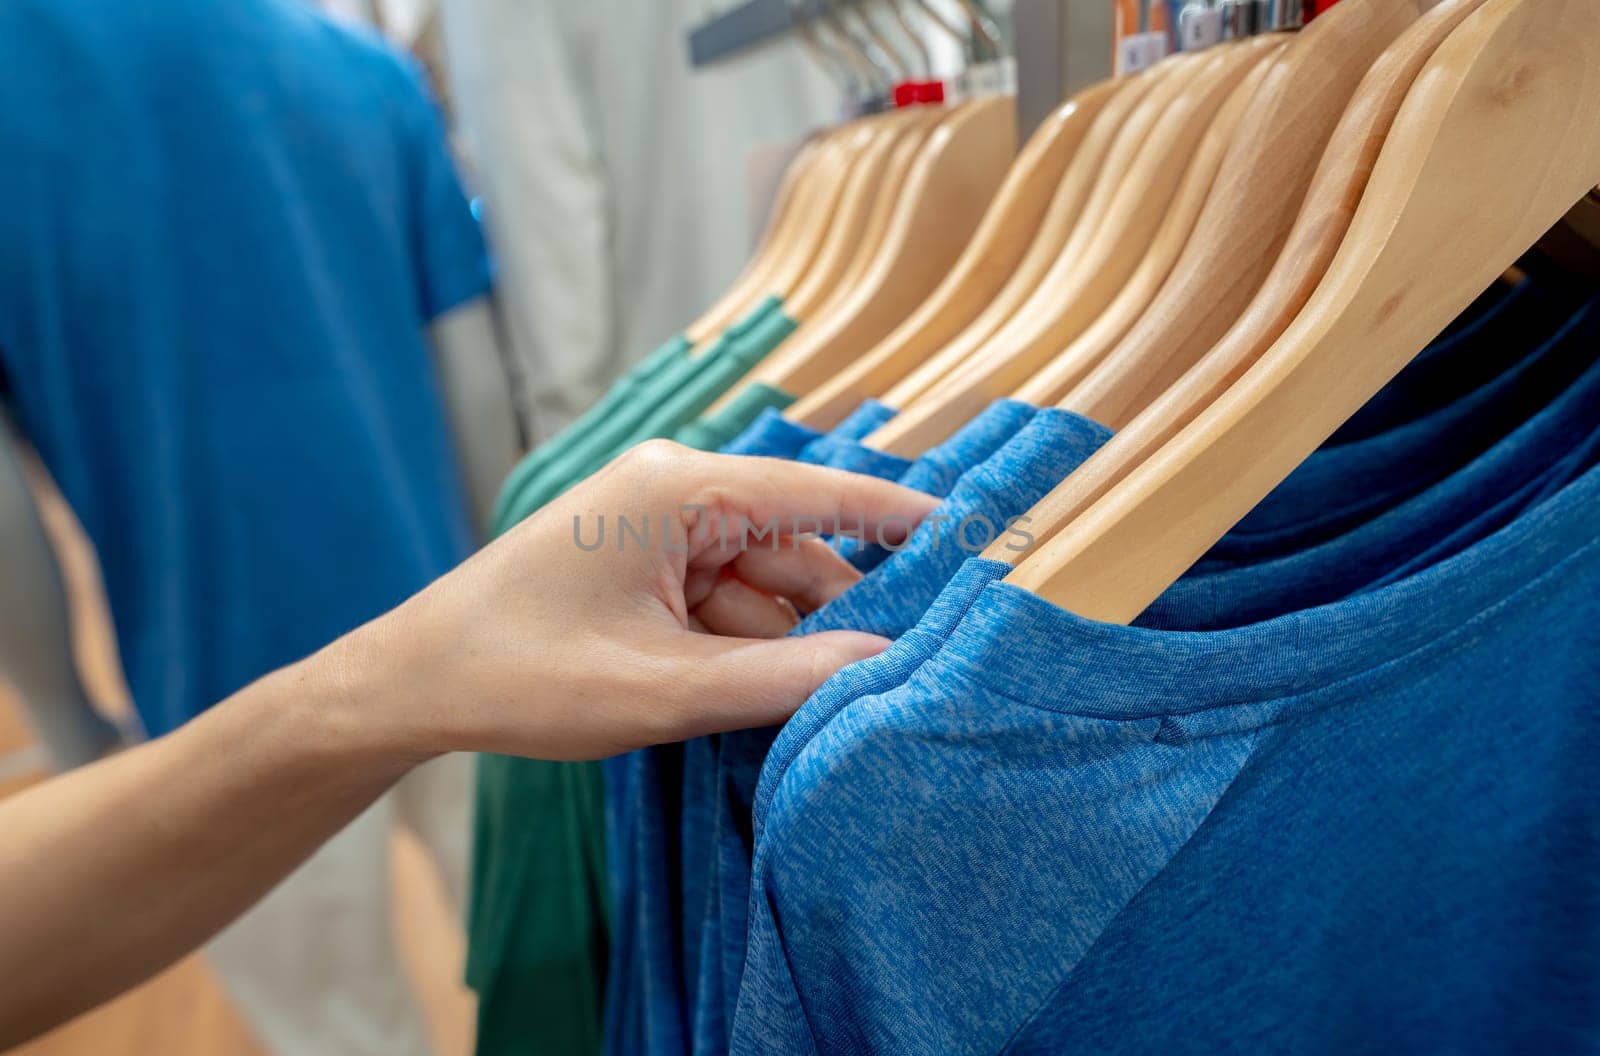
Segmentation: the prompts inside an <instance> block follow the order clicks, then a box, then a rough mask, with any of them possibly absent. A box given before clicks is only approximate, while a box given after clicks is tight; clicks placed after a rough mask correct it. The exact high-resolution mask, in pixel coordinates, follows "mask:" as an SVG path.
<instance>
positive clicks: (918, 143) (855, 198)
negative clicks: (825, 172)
mask: <svg viewBox="0 0 1600 1056" xmlns="http://www.w3.org/2000/svg"><path fill="white" fill-rule="evenodd" d="M945 113H946V111H944V110H943V109H942V108H937V107H914V108H908V109H905V110H897V111H895V112H894V113H890V114H884V115H882V119H881V121H880V123H879V125H878V129H879V134H878V135H877V136H876V137H875V138H874V139H873V141H872V142H870V143H868V144H867V145H866V146H865V147H863V148H862V149H861V152H860V156H859V157H858V158H857V159H856V162H855V164H854V165H853V166H852V167H851V170H850V175H849V178H848V179H847V180H846V183H845V187H844V190H843V193H842V194H841V195H840V199H839V203H838V205H837V206H836V207H835V208H834V210H833V215H832V217H830V219H829V220H828V222H827V223H826V224H825V225H824V231H825V233H824V237H823V240H822V245H821V248H820V250H819V251H818V253H817V255H816V257H815V259H813V260H812V261H811V263H810V266H809V267H807V268H806V271H805V275H804V277H803V278H801V279H800V280H799V281H798V282H796V283H794V284H793V285H792V286H791V287H790V288H789V290H787V291H785V293H786V295H785V296H784V305H783V310H784V312H785V313H786V314H787V315H788V316H789V317H790V318H793V319H798V320H804V319H808V318H810V317H811V316H812V314H813V313H815V312H816V311H817V309H818V308H820V307H822V305H824V304H826V303H827V301H828V298H829V297H830V296H832V294H833V293H834V292H835V290H836V289H837V288H838V286H839V284H840V282H841V280H843V279H844V278H845V277H846V276H848V275H849V274H850V272H851V270H852V268H853V266H854V265H855V262H856V261H857V260H858V259H859V258H862V257H870V256H871V254H872V253H873V252H875V251H876V249H877V247H878V245H879V244H880V243H881V242H882V240H883V237H884V234H885V229H886V228H887V226H888V224H887V217H888V212H889V208H890V207H891V206H892V204H893V202H894V199H895V197H896V193H897V188H898V187H899V185H900V181H901V180H903V179H904V177H905V173H906V172H907V171H908V170H909V169H910V167H911V164H912V162H913V161H914V160H915V158H916V155H917V152H918V151H919V150H920V149H921V147H922V144H923V143H924V142H925V141H926V139H927V135H928V133H929V132H930V131H931V130H932V128H933V126H934V125H935V124H937V123H938V122H939V120H940V119H941V118H942V117H943V116H944V115H945ZM770 292H779V291H778V290H777V289H776V288H774V289H773V290H772V291H770Z"/></svg>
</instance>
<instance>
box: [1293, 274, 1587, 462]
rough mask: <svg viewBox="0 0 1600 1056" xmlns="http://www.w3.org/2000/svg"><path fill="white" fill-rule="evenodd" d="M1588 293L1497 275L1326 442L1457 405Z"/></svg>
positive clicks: (1546, 332)
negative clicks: (1508, 280) (1505, 279)
mask: <svg viewBox="0 0 1600 1056" xmlns="http://www.w3.org/2000/svg"><path fill="white" fill-rule="evenodd" d="M1585 299H1587V296H1586V295H1582V294H1579V293H1577V292H1575V291H1574V290H1572V289H1569V288H1567V287H1566V284H1563V283H1560V282H1549V281H1540V280H1538V279H1534V278H1527V279H1523V280H1522V281H1521V282H1519V283H1517V284H1516V285H1515V286H1510V285H1507V284H1505V283H1500V282H1497V283H1495V284H1494V285H1493V286H1492V287H1490V288H1489V289H1488V290H1487V291H1485V292H1484V294H1483V295H1482V296H1481V297H1479V298H1478V300H1477V301H1476V302H1475V303H1474V304H1473V306H1472V307H1471V308H1469V309H1468V310H1467V311H1466V312H1463V313H1462V315H1461V317H1460V318H1458V319H1457V320H1456V321H1455V322H1454V323H1452V324H1451V325H1450V326H1449V327H1448V328H1447V329H1446V330H1445V332H1444V333H1443V334H1441V335H1439V337H1438V338H1437V339H1436V340H1435V341H1433V342H1432V343H1431V344H1430V345H1429V346H1428V347H1427V348H1425V349H1423V350H1422V352H1421V353H1419V354H1418V355H1417V357H1416V358H1415V359H1413V360H1412V361H1411V362H1410V363H1408V364H1407V365H1406V368H1405V369H1404V370H1402V371H1401V372H1400V374H1399V375H1398V376H1397V377H1396V378H1395V379H1394V380H1393V381H1391V382H1390V383H1389V384H1388V385H1386V386H1384V388H1383V391H1381V392H1379V393H1378V394H1377V395H1376V396H1374V397H1373V398H1372V399H1371V400H1368V401H1367V403H1366V406H1364V407H1362V408H1361V409H1360V410H1359V411H1357V412H1356V413H1355V414H1354V415H1352V416H1351V418H1350V420H1349V421H1347V422H1345V423H1344V425H1342V426H1340V427H1339V430H1338V432H1336V433H1334V434H1333V436H1332V437H1331V438H1330V439H1329V440H1328V443H1327V445H1325V446H1329V447H1337V446H1339V445H1340V444H1345V443H1349V442H1351V441H1354V440H1364V439H1366V438H1368V437H1371V436H1376V435H1377V434H1379V433H1383V432H1388V431H1389V430H1390V429H1395V428H1398V427H1400V426H1402V425H1405V424H1407V423H1408V422H1412V421H1415V420H1416V419H1418V418H1421V417H1424V416H1426V415H1429V414H1432V413H1433V412H1434V411H1437V410H1440V409H1442V408H1445V407H1448V406H1450V405H1451V404H1452V403H1455V402H1456V401H1457V400H1459V399H1461V398H1463V397H1464V396H1466V395H1468V394H1469V393H1471V392H1473V391H1474V390H1476V389H1477V388H1479V387H1480V386H1483V385H1486V384H1488V383H1490V382H1492V381H1493V380H1494V379H1495V378H1497V377H1499V375H1500V374H1501V373H1503V372H1504V371H1506V370H1508V369H1510V368H1511V367H1512V366H1514V365H1515V364H1516V363H1517V361H1518V360H1520V359H1521V358H1522V356H1523V355H1524V354H1525V353H1526V352H1527V350H1528V349H1531V348H1537V347H1538V346H1539V344H1540V343H1541V342H1542V341H1543V340H1544V338H1546V337H1548V336H1550V335H1551V334H1552V333H1553V332H1554V331H1555V329H1556V328H1557V327H1558V326H1560V324H1561V323H1562V322H1564V321H1565V320H1566V319H1567V318H1568V317H1569V316H1571V315H1572V313H1573V311H1575V310H1576V309H1577V308H1578V307H1579V305H1580V304H1581V303H1582V301H1583V300H1585Z"/></svg>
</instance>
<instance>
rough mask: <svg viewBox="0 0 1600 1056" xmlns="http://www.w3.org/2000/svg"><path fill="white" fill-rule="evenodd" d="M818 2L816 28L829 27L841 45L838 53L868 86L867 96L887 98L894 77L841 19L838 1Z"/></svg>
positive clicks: (820, 0)
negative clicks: (818, 14)
mask: <svg viewBox="0 0 1600 1056" xmlns="http://www.w3.org/2000/svg"><path fill="white" fill-rule="evenodd" d="M816 2H817V3H818V4H819V5H820V6H819V8H818V11H819V13H820V17H819V18H818V19H817V22H816V26H817V27H818V28H822V27H824V26H825V27H827V29H828V31H829V32H830V33H831V34H832V36H833V37H834V39H835V40H836V41H837V42H838V44H839V47H838V53H839V54H840V55H842V56H844V58H845V60H846V61H847V62H849V63H850V65H851V66H853V67H854V68H855V70H856V72H857V73H858V74H859V75H860V76H861V79H862V81H863V82H864V83H865V84H866V85H867V95H869V96H878V97H879V98H883V97H887V96H888V94H889V91H890V89H892V88H893V87H894V75H893V74H892V73H888V74H886V73H885V72H884V71H885V67H884V65H883V64H882V63H879V62H876V61H874V60H873V58H872V56H871V55H870V54H868V52H867V49H866V48H864V47H863V46H862V44H861V42H860V41H859V40H857V39H856V37H855V35H854V34H853V33H851V32H850V27H849V26H848V25H846V24H845V22H844V20H843V19H842V18H841V17H840V14H839V5H838V0H816Z"/></svg>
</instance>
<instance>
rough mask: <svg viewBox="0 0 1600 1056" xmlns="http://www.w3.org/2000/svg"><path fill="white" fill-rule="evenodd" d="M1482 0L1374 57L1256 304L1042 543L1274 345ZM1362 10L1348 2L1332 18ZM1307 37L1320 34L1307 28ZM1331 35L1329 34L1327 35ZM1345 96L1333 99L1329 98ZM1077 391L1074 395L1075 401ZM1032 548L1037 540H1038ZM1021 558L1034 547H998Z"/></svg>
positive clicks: (1117, 438) (1142, 419)
mask: <svg viewBox="0 0 1600 1056" xmlns="http://www.w3.org/2000/svg"><path fill="white" fill-rule="evenodd" d="M1481 3H1482V0H1447V2H1446V3H1444V4H1443V5H1442V6H1439V7H1437V8H1435V9H1434V10H1433V11H1432V12H1430V13H1429V14H1427V15H1425V16H1424V17H1423V18H1421V19H1419V20H1418V21H1416V22H1414V23H1412V25H1411V26H1410V28H1409V29H1407V30H1406V32H1405V33H1404V34H1402V35H1401V37H1400V38H1399V39H1398V40H1396V41H1394V42H1393V43H1392V44H1391V45H1390V46H1389V47H1388V48H1387V49H1386V50H1385V51H1384V52H1383V54H1382V55H1381V56H1379V58H1378V60H1377V61H1376V62H1375V63H1373V64H1372V66H1371V67H1370V69H1369V70H1368V72H1367V74H1366V76H1365V77H1364V78H1362V80H1361V82H1360V85H1359V87H1357V88H1356V89H1355V90H1354V91H1353V92H1352V93H1351V95H1352V98H1351V100H1350V102H1349V105H1348V106H1347V107H1345V108H1344V113H1343V116H1342V117H1341V118H1340V120H1339V123H1338V125H1337V127H1336V128H1335V130H1334V131H1333V133H1332V135H1331V136H1330V138H1329V143H1328V146H1327V148H1326V150H1325V151H1324V153H1323V156H1322V160H1321V163H1320V164H1319V165H1318V167H1317V172H1316V175H1315V177H1314V179H1313V180H1312V186H1311V190H1310V192H1309V193H1308V194H1307V195H1306V196H1305V204H1304V207H1303V208H1302V209H1301V210H1300V214H1299V216H1298V218H1297V219H1296V220H1295V222H1294V226H1293V230H1292V231H1291V233H1290V235H1289V237H1288V239H1287V242H1286V248H1285V250H1284V251H1283V252H1282V253H1281V254H1279V256H1278V260H1277V262H1276V263H1275V264H1274V265H1273V268H1272V271H1271V273H1270V274H1269V275H1268V277H1267V280H1266V282H1265V283H1264V284H1263V285H1262V287H1261V289H1260V291H1259V292H1258V293H1257V294H1256V297H1255V299H1254V300H1253V301H1252V302H1251V304H1250V307H1249V309H1248V310H1247V311H1246V312H1245V313H1244V314H1243V315H1242V316H1240V318H1239V319H1238V321H1237V322H1236V323H1235V325H1234V326H1233V328H1232V329H1231V330H1229V331H1228V333H1227V334H1226V335H1225V336H1224V337H1223V339H1222V340H1221V341H1220V342H1219V343H1218V344H1217V345H1216V346H1215V347H1214V348H1213V349H1212V350H1211V351H1210V352H1208V353H1207V354H1206V355H1205V356H1204V357H1203V358H1202V359H1201V361H1200V362H1199V363H1198V364H1196V365H1195V367H1194V368H1193V369H1191V370H1190V371H1189V372H1188V373H1187V374H1185V375H1184V377H1183V378H1182V379H1181V380H1180V381H1178V382H1177V383H1176V384H1174V385H1172V386H1171V387H1169V388H1168V389H1167V391H1166V392H1165V393H1164V394H1163V395H1162V396H1161V397H1160V398H1158V399H1157V400H1156V401H1155V402H1154V403H1153V404H1151V405H1150V406H1149V407H1148V408H1146V410H1145V411H1144V412H1143V413H1142V414H1140V415H1139V416H1138V417H1137V418H1136V419H1135V420H1134V421H1132V422H1130V423H1129V424H1127V425H1126V426H1125V427H1123V428H1120V429H1118V431H1117V433H1116V435H1114V436H1113V437H1112V438H1111V440H1110V441H1108V442H1107V443H1106V445H1105V446H1104V447H1102V448H1101V449H1100V450H1099V451H1097V452H1095V454H1094V456H1093V457H1092V458H1090V459H1089V460H1088V461H1087V462H1085V463H1084V464H1083V465H1082V466H1079V467H1078V469H1077V471H1076V472H1074V473H1073V474H1072V475H1071V476H1070V477H1068V478H1067V479H1066V480H1065V481H1063V482H1062V483H1061V485H1060V486H1059V487H1057V488H1055V489H1053V490H1052V491H1051V492H1050V494H1049V495H1047V496H1045V498H1044V499H1043V500H1041V501H1040V502H1039V503H1038V504H1037V505H1035V506H1034V508H1033V509H1032V510H1030V511H1029V512H1028V518H1029V531H1030V534H1032V536H1033V538H1034V548H1037V547H1038V546H1039V545H1040V544H1043V543H1045V542H1047V541H1049V540H1050V539H1051V538H1052V537H1054V536H1055V535H1056V533H1057V532H1059V531H1060V530H1061V529H1062V528H1064V527H1065V526H1067V525H1068V524H1071V523H1072V521H1073V519H1074V518H1076V517H1077V516H1079V515H1080V514H1082V513H1083V512H1084V511H1085V510H1087V509H1088V508H1089V507H1090V506H1091V505H1092V504H1093V503H1094V502H1096V501H1097V500H1099V499H1100V497H1101V496H1103V495H1104V494H1105V493H1106V492H1107V491H1108V490H1110V488H1111V487H1112V486H1113V485H1115V484H1116V483H1117V482H1118V481H1120V480H1121V479H1122V478H1123V477H1125V476H1127V475H1128V474H1129V473H1130V472H1132V471H1133V469H1134V468H1135V467H1137V466H1138V465H1139V464H1140V463H1142V462H1143V461H1144V460H1145V459H1147V458H1149V457H1150V456H1151V455H1152V454H1154V453H1155V452H1156V451H1157V450H1159V449H1160V447H1161V445H1162V444H1165V443H1166V442H1167V441H1168V440H1170V439H1172V438H1173V437H1174V436H1176V435H1177V434H1178V433H1179V431H1181V430H1182V429H1183V427H1184V426H1186V425H1188V424H1189V423H1190V422H1191V421H1193V420H1194V419H1195V418H1196V417H1197V416H1198V415H1199V414H1200V413H1201V411H1203V410H1204V409H1205V408H1206V407H1208V406H1210V405H1211V404H1212V403H1213V402H1214V401H1215V400H1216V399H1217V398H1218V397H1220V396H1221V395H1222V394H1223V393H1224V392H1225V391H1227V388H1228V387H1229V386H1230V385H1232V384H1233V383H1234V382H1235V381H1237V380H1238V378H1239V377H1240V376H1241V375H1242V374H1243V373H1244V372H1245V370H1247V369H1249V367H1250V366H1251V365H1253V364H1254V363H1255V362H1256V360H1257V359H1259V358H1260V356H1261V354H1262V353H1263V352H1265V351H1266V350H1267V349H1268V348H1269V347H1271V345H1272V342H1273V341H1275V340H1277V339H1278V337H1279V336H1281V335H1282V334H1283V332H1284V330H1286V329H1287V328H1288V326H1289V324H1290V323H1291V322H1293V320H1294V317H1295V316H1296V315H1298V314H1299V312H1300V310H1301V309H1302V308H1304V307H1305V304H1306V302H1307V301H1308V300H1309V299H1310V297H1311V294H1312V292H1313V291H1314V290H1315V289H1316V287H1317V284H1318V283H1319V282H1320V281H1322V278H1323V276H1324V275H1326V273H1327V270H1328V265H1329V263H1331V262H1332V260H1333V258H1334V254H1335V253H1337V252H1338V249H1339V246H1340V244H1341V243H1342V242H1343V241H1344V237H1345V234H1346V232H1347V231H1348V230H1349V227H1350V221H1351V219H1352V218H1353V217H1354V215H1355V211H1356V208H1357V206H1359V205H1360V203H1361V197H1362V194H1363V193H1364V192H1365V191H1366V188H1367V181H1368V179H1369V178H1370V176H1371V174H1372V167H1373V165H1374V164H1376V162H1377V159H1378V154H1379V151H1380V150H1381V149H1382V148H1383V144H1384V140H1385V139H1386V138H1387V137H1388V135H1389V129H1390V126H1391V125H1392V124H1393V122H1394V118H1395V115H1396V113H1398V111H1399V109H1400V105H1401V103H1403V102H1404V101H1405V98H1406V95H1407V93H1408V92H1409V91H1410V90H1411V86H1412V84H1413V83H1414V82H1415V80H1416V78H1417V75H1418V74H1419V73H1420V72H1421V70H1422V67H1423V64H1424V63H1426V62H1427V61H1428V59H1429V58H1431V57H1432V55H1433V53H1434V51H1435V50H1436V49H1437V48H1438V47H1439V45H1440V44H1442V43H1443V42H1444V41H1445V40H1446V39H1448V37H1449V35H1450V33H1451V32H1452V31H1453V30H1454V29H1455V28H1456V27H1457V26H1459V25H1460V24H1461V22H1462V20H1463V19H1464V18H1465V17H1466V16H1467V15H1468V14H1470V13H1471V12H1472V11H1473V10H1475V9H1476V8H1477V7H1478V6H1479V5H1480V4H1481ZM1352 12H1353V13H1355V14H1356V15H1357V16H1359V15H1360V10H1359V8H1358V7H1347V8H1340V9H1337V10H1336V11H1335V13H1333V14H1330V15H1328V16H1327V18H1329V19H1332V18H1335V17H1344V16H1345V15H1349V14H1351V13H1352ZM1302 39H1304V40H1316V39H1317V38H1311V37H1305V38H1302ZM1323 39H1328V38H1323ZM1336 102H1337V100H1329V104H1330V105H1332V104H1333V103H1336ZM1076 398H1078V397H1077V394H1074V396H1073V397H1070V398H1069V399H1068V400H1067V401H1066V402H1065V406H1066V407H1068V409H1074V410H1087V409H1088V408H1080V407H1075V406H1074V400H1075V399H1076ZM1030 549H1031V548H1030ZM990 556H994V557H996V558H997V559H998V560H1009V561H1011V562H1013V563H1015V562H1016V561H1018V560H1020V559H1022V558H1024V557H1026V556H1027V553H1026V551H1024V552H1022V553H1017V552H1014V551H1008V552H1006V553H1005V554H1003V555H1002V554H1001V553H1000V552H999V550H998V549H997V548H992V549H991V555H990Z"/></svg>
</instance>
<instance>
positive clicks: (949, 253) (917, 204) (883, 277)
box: [752, 97, 1017, 395]
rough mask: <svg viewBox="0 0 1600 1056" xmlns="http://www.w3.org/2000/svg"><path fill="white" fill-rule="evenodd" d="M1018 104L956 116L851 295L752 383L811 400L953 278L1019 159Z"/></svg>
mask: <svg viewBox="0 0 1600 1056" xmlns="http://www.w3.org/2000/svg"><path fill="white" fill-rule="evenodd" d="M1016 139H1017V131H1016V103H1015V101H1014V100H1012V99H1011V98H1009V97H989V98H983V99H978V100H974V101H972V102H969V103H965V104H963V105H962V106H960V107H958V108H956V110H955V112H953V113H952V114H950V115H949V116H948V117H947V118H946V119H945V120H944V121H942V122H941V123H940V124H939V125H938V127H936V128H935V129H934V130H933V132H932V134H931V135H930V136H929V137H928V142H927V144H926V145H925V146H924V148H923V150H922V152H921V153H920V154H919V155H918V157H917V159H916V164H915V165H914V166H913V168H912V171H911V172H910V174H909V175H908V176H907V177H906V181H905V186H904V189H903V190H902V191H901V194H900V199H899V201H898V202H896V203H895V209H894V215H893V217H892V219H891V221H890V225H889V230H888V233H887V235H886V237H885V238H884V242H883V245H882V247H881V248H880V249H879V251H878V253H877V254H876V255H875V257H874V258H873V260H872V262H871V264H870V265H869V266H868V267H867V268H866V269H865V271H864V272H863V273H862V274H861V275H860V276H859V277H858V278H857V279H855V280H854V281H852V282H850V283H849V288H848V290H847V292H846V293H845V294H844V295H843V296H842V297H841V298H839V299H837V300H835V301H834V302H833V303H831V304H830V305H828V307H827V310H826V311H824V312H820V313H818V315H817V316H816V318H814V319H811V320H809V321H808V322H806V323H805V324H803V325H802V326H801V328H800V329H799V330H797V331H796V332H795V333H794V335H793V336H791V337H790V338H789V340H788V341H787V342H786V343H785V344H784V345H783V347H782V348H780V349H779V350H778V351H777V352H776V353H774V355H773V356H772V357H770V358H769V359H768V361H767V362H766V363H764V364H762V366H761V367H759V368H758V369H757V370H756V371H755V372H753V374H752V380H760V381H763V382H765V383H767V384H769V385H772V386H774V387H776V388H779V389H782V390H784V391H787V392H792V393H795V394H796V395H803V394H805V393H808V392H810V391H811V390H812V389H813V388H815V387H816V386H817V385H819V384H821V383H822V382H824V381H826V380H827V379H828V378H830V377H832V376H833V375H834V374H837V373H838V372H839V371H840V370H841V369H843V368H844V367H845V366H846V365H848V364H849V363H851V362H852V361H854V359H855V357H856V356H857V355H859V354H860V352H861V351H862V350H863V349H865V348H870V347H871V346H872V345H873V344H874V343H875V342H877V341H879V340H882V338H883V337H884V335H886V334H887V333H888V332H889V331H890V330H891V329H893V328H894V327H895V326H896V325H897V324H899V323H900V322H901V321H903V320H904V319H905V318H906V316H907V315H909V314H910V313H911V312H912V311H913V310H915V309H916V307H917V306H918V305H919V304H921V303H922V301H923V300H924V299H925V298H926V297H927V296H928V294H929V293H931V292H932V291H933V289H934V287H935V286H937V285H938V283H939V281H940V280H941V279H942V278H944V276H945V275H946V274H948V272H949V270H950V267H951V266H952V265H953V264H954V263H955V262H956V260H957V258H958V257H959V256H960V254H961V250H962V249H963V248H965V246H966V244H967V242H968V240H969V239H970V238H971V237H972V233H973V231H974V230H976V228H977V226H978V221H979V220H981V219H982V217H983V213H984V210H985V209H986V208H988V205H989V203H990V202H991V201H992V200H993V199H994V195H995V192H996V191H998V190H999V188H1000V184H1001V182H1002V181H1003V180H1004V179H1005V174H1006V171H1007V170H1008V169H1009V168H1010V166H1011V161H1012V159H1013V158H1014V157H1015V156H1016V149H1017V142H1016Z"/></svg>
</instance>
